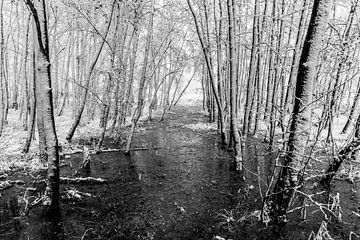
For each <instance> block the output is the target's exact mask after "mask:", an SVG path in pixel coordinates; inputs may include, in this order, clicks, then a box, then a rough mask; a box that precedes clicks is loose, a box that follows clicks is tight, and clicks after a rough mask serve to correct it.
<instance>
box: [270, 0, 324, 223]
mask: <svg viewBox="0 0 360 240" xmlns="http://www.w3.org/2000/svg"><path fill="white" fill-rule="evenodd" d="M330 7H331V0H319V1H315V2H314V6H313V10H312V15H311V19H310V25H309V28H308V31H307V35H306V39H305V43H304V47H303V50H302V53H301V58H300V64H299V70H298V75H297V80H296V91H295V104H294V109H293V113H292V121H291V126H290V135H289V141H288V147H287V154H286V156H285V161H284V163H283V168H282V169H281V172H280V175H279V178H278V181H277V182H276V184H275V188H274V190H273V194H272V195H270V196H269V197H268V198H266V199H265V208H264V209H265V210H267V211H266V212H263V213H268V217H269V218H270V220H271V221H273V222H282V221H284V220H285V218H286V210H287V208H288V206H289V203H290V200H291V198H292V196H293V194H294V192H295V188H296V187H298V174H299V171H300V170H301V167H302V166H301V163H302V158H303V155H304V151H305V147H306V141H307V138H308V135H309V134H310V133H309V123H310V116H311V107H310V106H308V105H309V104H310V103H311V100H312V92H313V82H314V79H315V77H316V65H317V64H316V63H317V58H318V54H319V52H320V49H321V45H322V41H323V38H324V35H325V29H326V26H327V22H328V15H329V10H330ZM263 216H266V215H263Z"/></svg>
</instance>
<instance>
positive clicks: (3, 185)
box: [0, 180, 24, 191]
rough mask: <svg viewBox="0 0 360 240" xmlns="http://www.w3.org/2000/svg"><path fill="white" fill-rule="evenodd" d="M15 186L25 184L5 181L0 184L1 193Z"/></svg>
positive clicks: (17, 181) (18, 181)
mask: <svg viewBox="0 0 360 240" xmlns="http://www.w3.org/2000/svg"><path fill="white" fill-rule="evenodd" d="M14 184H20V185H21V184H24V181H20V180H15V181H3V182H0V191H2V190H5V189H7V188H10V187H12V186H13V185H14Z"/></svg>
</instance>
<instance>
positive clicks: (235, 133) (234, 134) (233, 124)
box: [227, 0, 242, 170]
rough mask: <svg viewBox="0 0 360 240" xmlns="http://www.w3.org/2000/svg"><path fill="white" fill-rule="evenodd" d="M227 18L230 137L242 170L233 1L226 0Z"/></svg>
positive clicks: (236, 159)
mask: <svg viewBox="0 0 360 240" xmlns="http://www.w3.org/2000/svg"><path fill="white" fill-rule="evenodd" d="M227 7H228V19H229V26H228V29H229V54H230V70H229V71H230V137H231V138H232V141H233V148H234V153H235V161H236V166H237V169H238V170H242V159H241V146H240V134H239V129H238V122H237V108H236V93H237V91H236V66H237V64H236V49H235V21H234V19H235V17H234V1H233V0H227Z"/></svg>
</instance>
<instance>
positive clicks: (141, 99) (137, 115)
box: [125, 0, 154, 153]
mask: <svg viewBox="0 0 360 240" xmlns="http://www.w3.org/2000/svg"><path fill="white" fill-rule="evenodd" d="M153 20H154V0H152V1H151V17H150V21H149V27H148V33H147V39H146V46H145V53H144V61H143V65H142V70H141V76H140V84H139V92H138V99H137V107H136V109H135V113H134V114H133V118H132V120H131V130H130V133H129V136H128V139H127V144H126V149H125V153H129V151H130V146H131V142H132V138H133V136H134V131H135V127H136V124H137V122H138V121H139V119H140V116H141V114H142V110H143V106H144V86H145V82H146V78H147V65H148V58H149V52H150V44H151V41H152V35H153Z"/></svg>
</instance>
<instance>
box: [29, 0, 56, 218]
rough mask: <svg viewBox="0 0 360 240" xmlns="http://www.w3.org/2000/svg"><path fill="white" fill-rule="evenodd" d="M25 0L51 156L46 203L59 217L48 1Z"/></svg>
mask: <svg viewBox="0 0 360 240" xmlns="http://www.w3.org/2000/svg"><path fill="white" fill-rule="evenodd" d="M26 4H27V5H28V6H29V8H30V10H31V12H32V15H33V18H34V23H35V25H36V32H37V34H36V36H37V39H36V40H35V42H36V50H37V54H36V73H37V78H36V86H38V87H37V88H38V89H39V91H38V95H37V97H38V100H39V101H37V103H38V106H37V109H38V114H39V115H42V119H43V127H44V133H45V139H46V150H47V151H46V154H47V157H48V173H47V185H46V190H45V199H44V202H43V204H44V206H45V207H46V213H47V216H48V217H49V218H59V216H60V206H59V200H60V193H59V183H60V179H59V177H60V176H59V152H58V139H57V135H56V130H55V120H54V109H53V99H52V89H51V71H50V59H49V39H48V30H47V15H46V2H45V0H35V1H34V3H32V2H31V1H30V0H26Z"/></svg>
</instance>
